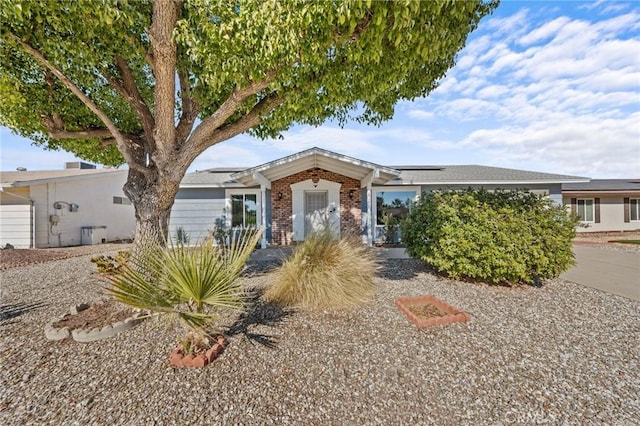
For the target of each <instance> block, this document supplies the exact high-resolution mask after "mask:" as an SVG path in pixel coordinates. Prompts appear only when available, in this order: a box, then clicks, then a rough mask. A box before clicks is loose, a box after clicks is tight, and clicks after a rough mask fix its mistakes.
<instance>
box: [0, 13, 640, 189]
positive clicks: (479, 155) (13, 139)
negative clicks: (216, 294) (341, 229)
mask: <svg viewBox="0 0 640 426" xmlns="http://www.w3.org/2000/svg"><path fill="white" fill-rule="evenodd" d="M283 136H284V139H282V140H266V141H262V140H257V139H254V138H251V137H249V136H246V135H240V136H237V137H235V138H233V139H230V140H228V141H225V142H223V143H221V144H219V145H216V146H214V147H211V148H209V149H208V150H207V151H205V152H204V153H203V154H202V155H201V156H200V157H199V158H197V159H196V161H195V162H194V163H193V164H192V166H191V168H190V169H189V170H190V171H195V170H202V169H206V168H210V167H222V166H225V167H226V166H254V165H257V164H261V163H264V162H267V161H271V160H274V159H277V158H280V157H282V156H285V155H289V154H292V153H294V152H298V151H300V150H303V149H307V148H310V147H313V146H318V147H321V148H325V149H328V150H332V151H335V152H339V153H342V154H346V155H350V156H353V157H357V158H360V159H363V160H367V161H372V162H375V163H379V164H383V165H409V164H411V165H416V164H425V165H447V164H482V165H490V166H498V167H509V168H517V169H524V170H535V171H545V172H551V173H563V174H572V175H579V176H588V177H592V178H639V177H640V3H638V2H636V1H628V2H626V1H599V2H573V1H571V2H569V1H567V2H540V1H536V2H516V1H503V2H502V4H501V5H500V6H499V7H498V9H497V10H496V12H495V13H494V14H493V15H492V16H490V17H488V18H485V19H484V20H483V21H482V22H481V23H480V26H479V28H478V29H477V30H476V31H475V32H474V33H473V34H471V36H470V38H469V40H468V43H467V47H466V48H465V49H464V50H463V51H462V52H461V53H460V54H459V56H458V60H457V65H456V67H454V68H453V69H451V70H450V72H449V73H448V74H447V76H446V78H444V79H443V80H442V82H441V84H440V87H439V88H438V89H437V90H436V91H434V92H433V93H432V94H431V95H430V96H429V97H427V98H423V99H418V100H415V101H413V102H402V103H400V104H398V105H397V107H396V113H395V116H394V119H393V120H392V121H389V122H387V123H385V124H384V125H383V126H381V127H375V126H363V125H357V124H349V125H347V126H345V128H342V129H341V128H339V127H338V126H337V125H334V124H332V123H327V124H325V125H323V126H321V127H317V128H314V127H307V126H296V127H293V128H292V129H291V130H290V131H288V132H286V133H285V134H284V135H283ZM0 142H1V144H0V146H1V152H0V157H1V166H0V167H1V169H2V170H6V171H9V170H15V168H16V167H18V166H23V167H27V168H28V169H30V170H38V169H60V168H61V167H62V165H63V163H64V162H65V161H74V160H75V158H74V156H73V155H72V154H69V153H65V152H52V151H45V150H43V149H41V148H38V147H34V146H31V145H30V141H28V140H25V139H22V138H19V137H17V136H15V135H13V134H11V133H10V131H9V130H8V129H6V128H1V129H0Z"/></svg>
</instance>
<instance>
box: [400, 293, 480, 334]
mask: <svg viewBox="0 0 640 426" xmlns="http://www.w3.org/2000/svg"><path fill="white" fill-rule="evenodd" d="M423 304H431V305H434V306H435V307H437V308H438V309H440V310H441V311H443V312H446V315H443V316H441V317H433V318H421V317H419V316H417V315H416V314H414V313H413V312H411V310H410V309H409V306H412V305H423ZM396 306H397V307H398V308H400V310H401V311H402V313H403V314H405V316H406V317H407V318H409V320H410V321H411V322H412V323H414V324H415V326H416V327H418V328H425V327H431V326H433V325H444V324H451V323H454V322H467V321H469V319H470V316H469V314H467V313H466V312H462V311H460V310H458V309H457V308H455V307H453V306H451V305H449V304H448V303H445V302H443V301H442V300H440V299H438V298H436V297H435V296H432V295H423V296H413V297H398V298H397V299H396Z"/></svg>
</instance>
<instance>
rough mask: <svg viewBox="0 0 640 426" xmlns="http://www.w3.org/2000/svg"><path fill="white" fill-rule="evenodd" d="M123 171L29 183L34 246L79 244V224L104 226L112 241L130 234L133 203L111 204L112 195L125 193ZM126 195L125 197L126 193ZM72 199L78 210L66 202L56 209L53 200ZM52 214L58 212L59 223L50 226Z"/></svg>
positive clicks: (80, 226) (131, 230)
mask: <svg viewBox="0 0 640 426" xmlns="http://www.w3.org/2000/svg"><path fill="white" fill-rule="evenodd" d="M126 179H127V172H126V171H124V170H123V171H114V172H108V173H105V174H99V175H91V176H83V177H81V178H77V179H73V180H62V181H58V182H53V183H44V184H40V185H33V186H31V187H30V191H29V197H30V198H31V200H33V201H34V204H35V222H36V226H35V233H36V238H35V240H36V247H38V248H46V247H66V246H75V245H80V244H81V241H82V231H81V228H82V227H85V226H106V227H107V229H106V239H107V241H113V240H118V239H126V238H132V237H133V235H134V233H135V213H134V208H133V205H127V204H114V202H113V197H125V195H124V192H123V190H122V187H123V186H124V184H125V182H126ZM125 198H126V197H125ZM57 201H58V202H64V203H74V204H77V205H78V211H77V212H71V211H69V206H68V205H67V204H62V207H63V208H62V209H55V208H54V207H53V204H54V203H55V202H57ZM51 215H57V216H58V224H57V225H56V226H53V227H52V226H51V224H50V221H49V218H50V216H51Z"/></svg>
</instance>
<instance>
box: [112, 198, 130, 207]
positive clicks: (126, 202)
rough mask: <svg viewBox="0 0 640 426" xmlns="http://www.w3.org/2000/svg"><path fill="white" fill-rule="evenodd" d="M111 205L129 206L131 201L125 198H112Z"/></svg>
mask: <svg viewBox="0 0 640 426" xmlns="http://www.w3.org/2000/svg"><path fill="white" fill-rule="evenodd" d="M113 204H123V205H127V206H129V205H131V201H129V199H128V198H127V197H113Z"/></svg>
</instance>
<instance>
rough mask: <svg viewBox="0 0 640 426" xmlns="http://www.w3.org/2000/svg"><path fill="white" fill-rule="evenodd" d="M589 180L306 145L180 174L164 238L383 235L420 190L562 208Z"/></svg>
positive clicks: (291, 239) (280, 241) (284, 240)
mask: <svg viewBox="0 0 640 426" xmlns="http://www.w3.org/2000/svg"><path fill="white" fill-rule="evenodd" d="M588 181H589V179H588V178H583V177H578V176H566V175H558V174H550V173H539V172H531V171H524V170H513V169H504V168H498V167H486V166H476V165H472V166H423V165H420V166H383V165H379V164H374V163H371V162H368V161H363V160H360V159H357V158H352V157H348V156H346V155H342V154H337V153H335V152H330V151H327V150H324V149H320V148H311V149H308V150H306V151H302V152H299V153H297V154H293V155H290V156H287V157H284V158H280V159H278V160H275V161H271V162H269V163H266V164H262V165H259V166H255V167H249V168H244V167H237V168H215V169H209V170H203V171H197V172H195V173H189V174H187V175H186V176H185V177H184V179H183V180H182V183H181V185H180V190H179V191H178V194H177V196H176V200H175V204H174V206H173V209H172V211H171V219H170V225H169V227H170V234H171V235H173V236H175V235H178V234H180V235H182V236H185V235H186V236H188V238H189V240H190V241H197V240H201V239H203V238H206V237H207V236H209V235H210V233H211V232H212V231H213V229H214V227H216V226H219V225H220V224H224V226H226V227H227V228H236V227H246V226H262V227H263V228H264V229H265V230H266V232H265V233H264V234H263V240H262V247H263V248H264V247H266V246H267V245H288V244H292V243H295V242H298V241H302V240H304V238H305V236H306V235H308V234H309V233H310V232H313V231H315V230H318V229H321V228H323V227H324V226H327V225H328V226H330V227H331V228H332V229H333V230H334V231H335V232H336V233H338V232H339V233H340V234H347V233H354V234H357V235H361V236H362V239H363V242H365V243H368V244H372V243H374V242H376V241H379V240H381V238H382V232H381V231H382V228H383V226H384V223H383V220H384V217H385V215H387V214H393V215H394V216H396V217H398V218H402V217H403V216H405V215H406V214H407V212H408V211H409V208H410V206H411V203H412V202H413V201H415V200H416V199H417V197H419V196H420V194H421V193H422V192H424V191H431V190H436V189H464V188H468V187H474V188H480V187H481V188H485V189H487V190H493V189H498V188H500V189H528V190H530V191H532V192H536V193H539V194H544V195H547V196H549V197H550V198H551V199H552V200H554V202H556V203H557V204H561V203H562V185H563V184H566V183H578V182H588Z"/></svg>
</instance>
